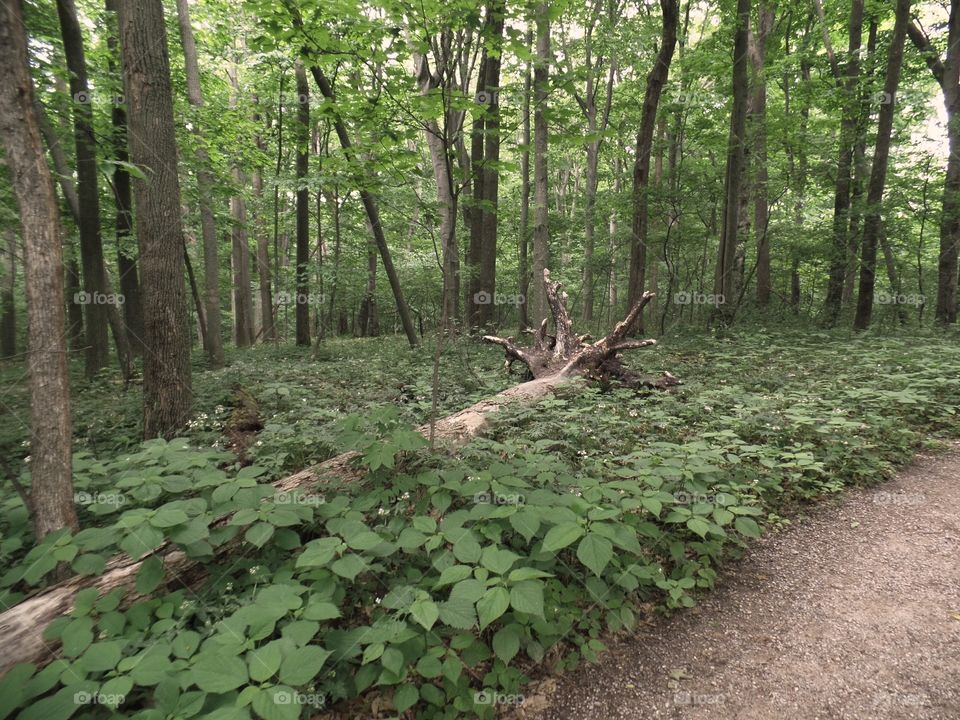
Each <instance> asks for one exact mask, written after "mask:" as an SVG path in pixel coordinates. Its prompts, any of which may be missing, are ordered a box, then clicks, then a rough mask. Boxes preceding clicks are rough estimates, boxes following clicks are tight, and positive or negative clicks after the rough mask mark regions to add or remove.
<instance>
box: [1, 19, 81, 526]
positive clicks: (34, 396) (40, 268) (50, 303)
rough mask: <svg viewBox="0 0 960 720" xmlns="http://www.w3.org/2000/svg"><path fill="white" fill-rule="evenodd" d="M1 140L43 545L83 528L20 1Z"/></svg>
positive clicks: (6, 56) (54, 257)
mask: <svg viewBox="0 0 960 720" xmlns="http://www.w3.org/2000/svg"><path fill="white" fill-rule="evenodd" d="M0 67H3V68H4V70H5V73H6V75H5V78H4V82H3V83H0V135H2V137H3V143H4V146H5V149H6V163H7V168H8V170H9V175H8V177H9V178H10V182H11V184H12V185H13V191H14V194H15V195H16V198H17V203H18V205H19V208H20V224H21V227H22V232H23V246H24V266H25V269H26V270H25V280H26V295H27V328H28V331H27V345H28V362H27V368H28V369H29V373H28V385H29V389H30V408H31V427H30V435H31V443H30V455H31V459H30V480H31V482H30V496H29V507H28V508H27V510H28V511H29V512H30V514H31V518H32V520H33V527H34V534H35V535H36V538H37V539H38V540H39V539H41V538H43V537H44V536H46V535H47V534H49V533H51V532H53V531H55V530H59V529H60V528H76V527H77V516H76V512H75V510H74V505H73V481H72V477H71V441H72V437H71V429H70V387H69V378H68V374H67V345H66V334H65V330H66V327H65V325H66V316H65V312H64V305H63V304H62V303H61V302H59V298H61V297H63V255H62V253H63V250H62V246H61V244H60V242H61V240H60V217H59V208H58V207H57V199H56V194H55V192H54V188H53V180H52V178H51V177H50V170H49V169H48V167H47V163H46V160H45V159H44V156H43V146H42V144H41V141H40V130H39V129H38V127H37V121H36V110H35V108H34V106H33V102H34V100H33V84H32V82H31V79H30V70H29V67H28V55H27V38H26V35H25V33H24V24H23V12H22V7H21V3H20V0H9V1H8V2H5V3H3V5H2V7H0Z"/></svg>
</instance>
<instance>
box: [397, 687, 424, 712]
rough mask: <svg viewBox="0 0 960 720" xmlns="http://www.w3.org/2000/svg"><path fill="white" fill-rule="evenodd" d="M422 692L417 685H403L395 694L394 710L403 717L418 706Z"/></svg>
mask: <svg viewBox="0 0 960 720" xmlns="http://www.w3.org/2000/svg"><path fill="white" fill-rule="evenodd" d="M419 699H420V691H419V690H417V686H416V685H401V686H400V687H398V688H397V689H396V691H394V693H393V708H394V710H396V711H397V712H398V713H400V714H401V715H402V714H403V713H404V712H406V711H407V710H409V709H410V708H412V707H413V706H414V705H416V704H417V701H418V700H419Z"/></svg>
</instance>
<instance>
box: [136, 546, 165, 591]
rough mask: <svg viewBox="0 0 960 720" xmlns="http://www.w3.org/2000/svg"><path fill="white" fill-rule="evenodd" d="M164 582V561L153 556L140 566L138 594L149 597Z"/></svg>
mask: <svg viewBox="0 0 960 720" xmlns="http://www.w3.org/2000/svg"><path fill="white" fill-rule="evenodd" d="M162 581H163V560H161V559H160V558H159V557H158V556H156V555H151V556H150V557H148V558H147V559H146V560H144V561H143V564H142V565H141V566H140V570H139V571H138V572H137V592H138V593H140V594H141V595H149V594H150V593H152V592H153V591H154V590H156V589H157V586H158V585H160V583H161V582H162Z"/></svg>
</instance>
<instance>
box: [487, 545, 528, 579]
mask: <svg viewBox="0 0 960 720" xmlns="http://www.w3.org/2000/svg"><path fill="white" fill-rule="evenodd" d="M519 559H520V556H519V555H517V554H516V553H514V552H510V551H509V550H502V549H500V548H498V547H497V546H496V545H488V546H487V547H486V548H484V550H483V557H481V558H480V563H481V564H482V565H483V566H484V567H485V568H487V570H489V571H490V572H494V573H496V574H497V575H504V574H506V572H507V571H508V570H509V569H510V568H512V567H513V565H514V563H516V562H517V560H519Z"/></svg>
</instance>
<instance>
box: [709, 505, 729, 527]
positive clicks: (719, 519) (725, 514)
mask: <svg viewBox="0 0 960 720" xmlns="http://www.w3.org/2000/svg"><path fill="white" fill-rule="evenodd" d="M733 518H734V515H733V513H732V512H730V511H729V510H726V509H724V508H716V509H715V510H714V511H713V520H714V522H716V523H717V525H720V526H723V525H729V524H730V523H731V522H733Z"/></svg>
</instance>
